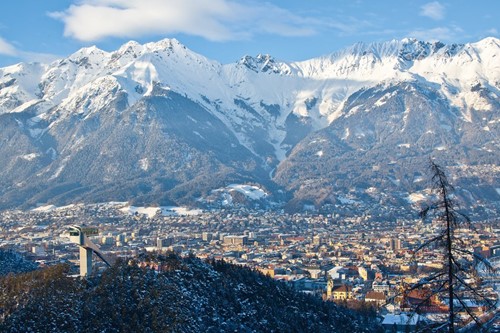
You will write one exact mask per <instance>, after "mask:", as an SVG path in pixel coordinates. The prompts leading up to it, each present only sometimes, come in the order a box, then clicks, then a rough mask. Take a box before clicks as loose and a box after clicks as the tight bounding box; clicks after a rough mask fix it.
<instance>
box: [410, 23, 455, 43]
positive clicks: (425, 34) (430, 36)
mask: <svg viewBox="0 0 500 333" xmlns="http://www.w3.org/2000/svg"><path fill="white" fill-rule="evenodd" d="M461 33H463V30H462V29H460V28H459V27H451V28H449V27H437V28H433V29H427V30H414V31H412V32H410V34H409V36H408V37H414V38H416V39H420V40H424V41H430V42H435V41H453V40H456V39H457V37H458V35H459V34H461Z"/></svg>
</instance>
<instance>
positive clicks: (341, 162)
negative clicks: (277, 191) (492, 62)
mask: <svg viewBox="0 0 500 333" xmlns="http://www.w3.org/2000/svg"><path fill="white" fill-rule="evenodd" d="M495 112H498V111H492V112H472V115H471V116H472V117H474V118H476V119H478V120H477V121H475V122H469V121H466V120H464V119H461V117H460V115H459V114H457V111H456V110H454V109H451V108H450V107H449V104H448V102H447V101H446V100H445V99H443V98H441V97H439V96H438V95H437V94H436V92H435V91H434V90H432V89H431V88H430V87H427V86H425V85H421V84H416V83H402V84H399V85H397V86H389V87H382V86H379V87H374V88H370V89H366V90H361V91H359V92H357V93H356V94H354V95H353V96H351V98H350V99H348V100H347V103H346V105H345V110H344V112H343V116H341V117H340V118H338V119H337V120H336V121H335V122H334V123H332V124H331V125H330V126H328V127H326V128H324V129H322V130H320V131H317V132H314V133H312V134H311V135H309V136H308V137H307V138H306V139H304V140H302V141H301V142H300V143H299V144H298V145H296V146H295V147H294V149H293V150H292V151H291V153H290V155H289V157H288V158H287V159H286V160H285V161H283V162H282V163H281V164H280V165H279V167H278V169H277V172H276V176H275V180H276V181H277V182H278V183H279V184H281V185H283V186H285V187H286V188H287V189H288V190H290V191H291V192H292V193H294V200H295V201H297V202H299V203H303V202H304V201H306V202H310V203H313V204H315V205H316V206H320V205H323V204H325V203H331V204H340V205H342V204H345V203H346V202H350V203H354V202H356V203H363V204H364V205H375V206H377V205H379V207H383V206H384V205H387V204H389V205H395V206H397V205H409V204H410V203H411V202H412V201H414V199H412V194H413V196H415V195H417V194H419V193H425V190H426V188H428V186H429V182H430V179H429V175H428V173H427V168H428V165H429V158H433V159H434V160H436V161H439V163H442V164H444V165H447V166H448V170H449V172H450V173H451V174H452V175H453V179H454V180H453V182H454V183H455V184H456V185H457V187H458V188H459V189H460V191H459V194H460V196H461V198H462V199H463V200H464V201H465V202H466V203H467V204H468V205H473V204H474V200H475V199H474V198H482V199H483V200H485V201H488V200H491V201H498V199H499V198H498V193H496V191H494V190H493V189H490V190H488V187H489V185H493V184H498V180H499V179H498V171H495V168H496V167H497V165H498V163H497V162H496V161H498V160H499V158H500V156H499V154H498V149H497V147H498V133H499V128H498V125H497V124H496V123H494V124H491V123H490V119H491V118H492V116H494V113H495ZM492 125H493V126H492ZM486 126H489V127H490V128H489V130H487V131H485V130H484V127H486ZM480 175H481V176H480ZM318 190H320V191H321V192H320V193H318ZM346 196H347V197H348V198H349V199H346ZM415 198H418V196H416V197H415ZM353 201H354V202H353ZM292 202H293V200H292Z"/></svg>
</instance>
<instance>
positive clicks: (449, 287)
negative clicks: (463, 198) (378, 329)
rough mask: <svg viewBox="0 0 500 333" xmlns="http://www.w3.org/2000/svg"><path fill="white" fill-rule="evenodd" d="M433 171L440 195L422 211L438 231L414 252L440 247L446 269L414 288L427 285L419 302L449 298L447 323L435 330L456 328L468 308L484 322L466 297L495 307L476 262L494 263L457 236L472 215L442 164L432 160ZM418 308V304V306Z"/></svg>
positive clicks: (486, 265) (435, 188)
mask: <svg viewBox="0 0 500 333" xmlns="http://www.w3.org/2000/svg"><path fill="white" fill-rule="evenodd" d="M430 169H431V172H432V184H433V191H434V194H435V195H436V197H437V199H436V201H435V202H433V203H432V204H431V205H429V206H427V207H425V208H424V209H423V210H422V211H421V213H420V215H421V217H422V219H423V221H425V220H426V219H429V220H430V221H431V224H432V225H433V226H434V227H435V228H437V230H438V231H437V235H435V236H434V237H432V238H430V239H428V240H426V241H425V242H424V243H423V244H422V245H420V246H419V247H418V248H417V249H416V250H415V256H416V255H417V254H419V252H421V251H422V250H423V249H429V248H433V249H436V250H437V249H441V250H442V255H443V269H440V270H439V271H437V272H434V273H431V274H429V275H428V276H426V277H425V278H423V279H421V280H420V281H419V282H418V283H416V284H414V285H413V286H411V288H410V291H412V290H421V289H422V288H428V289H426V291H428V290H430V292H427V293H426V297H425V300H423V301H422V302H421V303H420V304H419V306H420V305H422V306H426V305H429V304H430V300H432V299H434V298H436V296H444V297H447V298H448V311H447V315H448V320H447V321H446V323H445V324H443V325H441V326H439V327H436V328H434V330H435V331H448V332H455V328H456V327H457V325H458V322H459V320H458V319H459V318H458V317H457V313H458V312H465V313H467V315H468V316H469V317H470V318H471V319H472V320H474V321H475V322H476V324H477V325H478V326H480V325H481V323H480V321H479V318H478V315H476V314H475V313H474V312H473V311H472V308H471V306H470V304H467V302H466V299H467V298H472V299H473V300H474V301H475V302H476V303H477V304H480V305H482V306H485V307H486V309H493V308H494V306H495V302H494V301H493V299H492V298H490V297H488V295H487V294H486V293H485V292H484V290H482V289H481V281H480V279H479V278H480V277H479V275H478V272H477V265H478V264H479V263H482V264H484V266H485V267H487V268H488V269H490V270H493V267H492V266H491V265H490V264H489V262H488V261H487V260H486V259H485V258H484V257H482V256H481V255H479V254H477V253H474V252H473V251H471V250H470V249H467V246H466V245H465V244H464V242H463V241H462V240H461V239H460V238H458V237H457V235H456V231H457V230H458V229H461V228H472V225H471V223H470V220H469V218H468V217H467V216H466V215H465V214H463V213H461V212H460V211H459V210H458V208H457V205H456V202H455V199H454V196H453V195H452V193H453V190H454V189H453V186H452V185H451V184H450V183H449V182H448V178H447V177H446V174H445V172H444V170H443V168H442V167H441V166H439V165H438V164H436V163H434V161H432V160H431V161H430ZM417 311H418V306H417Z"/></svg>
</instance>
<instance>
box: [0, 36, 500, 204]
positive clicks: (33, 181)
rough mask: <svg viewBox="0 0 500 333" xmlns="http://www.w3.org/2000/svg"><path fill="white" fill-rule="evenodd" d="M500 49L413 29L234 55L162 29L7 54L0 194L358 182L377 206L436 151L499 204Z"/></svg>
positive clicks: (320, 188) (295, 199) (0, 99)
mask: <svg viewBox="0 0 500 333" xmlns="http://www.w3.org/2000/svg"><path fill="white" fill-rule="evenodd" d="M499 50H500V43H499V40H498V39H495V38H486V39H483V40H481V41H479V42H477V43H471V44H464V45H457V44H452V45H444V44H443V43H439V42H434V43H428V42H422V41H417V40H414V39H404V40H400V41H397V40H393V41H390V42H385V43H372V44H365V43H358V44H355V45H353V46H352V47H350V48H347V49H345V50H342V51H339V52H335V53H332V54H330V55H327V56H323V57H318V58H315V59H311V60H307V61H302V62H283V61H279V60H276V59H274V58H273V57H272V56H270V55H258V56H256V57H250V56H245V57H242V58H241V59H240V60H239V61H237V62H236V63H233V64H225V65H223V64H220V63H217V62H215V61H212V60H209V59H207V58H205V57H203V56H202V55H199V54H196V53H194V52H192V51H190V50H189V49H187V48H186V47H185V46H184V45H182V44H181V43H180V42H178V41H177V40H174V39H165V40H162V41H159V42H156V43H148V44H144V45H140V44H138V43H136V42H129V43H126V44H124V45H123V46H122V47H121V48H120V49H118V50H116V51H113V52H105V51H102V50H99V49H98V48H96V47H90V48H84V49H81V50H79V51H77V52H76V53H74V54H72V55H71V56H69V57H68V58H65V59H61V60H59V61H56V62H53V63H51V64H17V65H13V66H10V67H5V68H2V69H0V128H1V129H2V130H1V131H0V152H1V153H2V156H4V158H2V159H1V160H0V169H1V170H2V171H0V184H2V187H1V189H0V206H2V207H12V206H16V205H20V204H25V205H27V206H33V205H37V204H41V203H61V204H64V203H69V202H72V201H74V200H83V201H108V200H110V201H111V200H121V201H122V200H132V199H136V200H138V201H140V202H145V203H159V204H189V205H198V204H201V205H203V204H205V203H206V200H205V198H207V197H213V193H214V192H213V191H214V190H218V189H221V188H225V187H226V186H228V185H230V184H253V185H259V186H261V187H262V188H263V189H265V190H266V191H267V192H269V194H274V196H273V195H270V196H269V198H270V200H274V201H289V202H292V203H293V205H292V206H293V207H294V209H295V208H296V209H301V208H303V205H304V204H306V205H308V206H311V205H314V206H316V207H319V206H321V205H324V204H334V205H337V204H342V202H344V204H345V202H347V201H345V200H340V199H339V198H344V197H347V196H348V197H350V198H351V199H349V200H351V201H358V200H359V201H360V202H366V200H367V199H368V198H371V199H369V201H372V205H375V206H376V205H381V204H382V203H383V202H385V201H384V200H382V199H381V198H380V195H373V193H376V192H378V193H380V192H386V191H389V192H390V193H391V194H390V195H392V196H394V197H397V200H395V202H397V204H398V205H400V204H402V202H401V200H400V199H404V198H408V197H413V198H415V197H418V196H419V194H421V193H423V192H425V189H426V185H425V184H424V182H422V181H410V180H405V179H404V178H411V177H413V178H415V179H423V178H422V176H423V173H424V172H425V165H424V164H425V163H424V161H426V160H428V158H429V157H435V158H437V159H438V162H440V161H442V163H443V164H444V165H445V166H447V167H449V170H450V172H451V173H452V176H453V177H455V178H456V179H457V182H458V184H457V185H459V187H460V188H462V187H463V188H469V187H470V186H469V185H473V187H474V189H472V190H471V189H470V188H469V189H468V190H467V194H466V195H465V196H464V197H468V199H467V200H468V201H467V202H468V204H471V205H476V204H478V203H483V202H490V203H491V202H493V206H494V207H496V206H495V205H496V203H498V202H499V201H500V194H499V193H498V192H499V190H498V189H499V188H500V184H499V177H498V171H499V170H498V161H499V160H500V159H499V157H500V156H499V155H498V151H499V149H498V145H499V142H498V137H500V136H499V126H498V124H499V121H500V120H499V117H498V111H499V110H500V104H499V100H498V95H499V89H500V66H499V65H498V56H499V55H500V52H499ZM424 129H425V130H424ZM313 142H314V143H317V142H320V143H322V146H317V145H316V146H315V144H312V143H313ZM375 152H376V154H375ZM478 179H479V181H478ZM412 195H413V196H412ZM410 202H411V200H410ZM395 204H396V203H395Z"/></svg>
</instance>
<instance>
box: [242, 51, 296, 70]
mask: <svg viewBox="0 0 500 333" xmlns="http://www.w3.org/2000/svg"><path fill="white" fill-rule="evenodd" d="M238 65H242V66H245V67H246V68H248V69H250V70H251V71H254V72H256V73H260V72H261V73H274V74H284V75H286V74H290V73H291V69H290V67H289V66H288V65H286V64H284V63H279V62H277V61H276V60H275V59H274V58H273V57H272V56H271V55H269V54H258V55H257V56H256V57H252V56H249V55H246V56H244V57H242V58H241V59H240V60H239V61H238Z"/></svg>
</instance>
